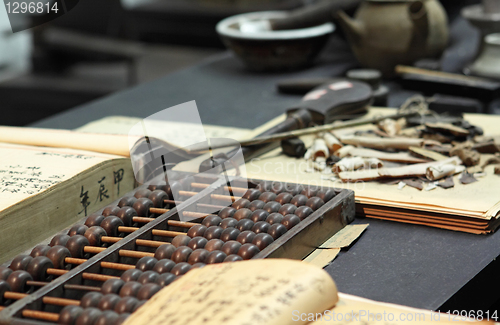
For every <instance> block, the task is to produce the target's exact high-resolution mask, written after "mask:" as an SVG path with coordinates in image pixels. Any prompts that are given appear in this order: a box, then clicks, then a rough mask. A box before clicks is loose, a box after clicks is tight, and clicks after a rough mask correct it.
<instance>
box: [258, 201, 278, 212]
mask: <svg viewBox="0 0 500 325" xmlns="http://www.w3.org/2000/svg"><path fill="white" fill-rule="evenodd" d="M280 209H281V204H279V203H278V202H275V201H272V202H267V203H266V205H264V207H263V208H262V210H264V211H267V212H269V213H274V212H278V211H279V210H280Z"/></svg>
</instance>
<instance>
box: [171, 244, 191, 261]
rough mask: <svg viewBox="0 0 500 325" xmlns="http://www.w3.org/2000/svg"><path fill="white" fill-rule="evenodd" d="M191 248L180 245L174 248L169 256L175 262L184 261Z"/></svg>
mask: <svg viewBox="0 0 500 325" xmlns="http://www.w3.org/2000/svg"><path fill="white" fill-rule="evenodd" d="M192 252H193V250H192V249H191V248H189V247H187V246H181V247H179V248H177V249H176V250H175V252H174V253H173V254H172V257H171V258H170V259H171V260H172V261H174V262H175V263H180V262H186V261H187V260H188V258H189V255H191V253H192Z"/></svg>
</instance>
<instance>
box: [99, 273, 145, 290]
mask: <svg viewBox="0 0 500 325" xmlns="http://www.w3.org/2000/svg"><path fill="white" fill-rule="evenodd" d="M132 270H135V271H139V270H137V269H132ZM127 271H131V270H127ZM141 273H142V272H141ZM122 276H123V274H122ZM134 280H135V279H134ZM124 284H125V281H123V280H122V279H109V280H106V282H104V283H103V284H102V287H101V294H103V295H107V294H109V293H114V294H118V293H119V292H120V290H121V288H122V287H123V285H124Z"/></svg>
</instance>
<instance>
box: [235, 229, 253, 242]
mask: <svg viewBox="0 0 500 325" xmlns="http://www.w3.org/2000/svg"><path fill="white" fill-rule="evenodd" d="M255 235H256V234H255V233H254V232H253V231H251V230H245V231H242V232H241V233H240V234H239V235H238V237H236V241H237V242H239V243H240V244H242V245H243V244H246V243H251V242H252V240H253V239H254V238H255Z"/></svg>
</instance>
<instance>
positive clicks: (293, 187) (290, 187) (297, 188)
mask: <svg viewBox="0 0 500 325" xmlns="http://www.w3.org/2000/svg"><path fill="white" fill-rule="evenodd" d="M303 190H304V188H303V187H302V185H299V184H287V185H286V191H287V192H288V193H290V194H291V195H292V196H295V195H297V194H300V193H301V192H302V191H303Z"/></svg>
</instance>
